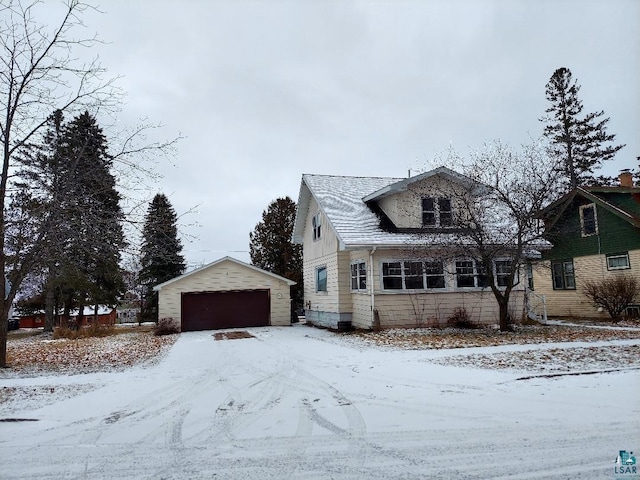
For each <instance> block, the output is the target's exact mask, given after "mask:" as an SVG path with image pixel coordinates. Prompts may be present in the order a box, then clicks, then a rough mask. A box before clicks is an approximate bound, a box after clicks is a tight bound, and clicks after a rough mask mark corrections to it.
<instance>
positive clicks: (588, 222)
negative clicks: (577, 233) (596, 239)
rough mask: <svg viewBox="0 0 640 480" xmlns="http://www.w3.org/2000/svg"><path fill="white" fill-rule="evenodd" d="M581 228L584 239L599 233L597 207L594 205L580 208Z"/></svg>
mask: <svg viewBox="0 0 640 480" xmlns="http://www.w3.org/2000/svg"><path fill="white" fill-rule="evenodd" d="M580 227H581V230H582V236H583V237H589V236H591V235H596V234H597V233H598V216H597V215H596V205H595V204H594V203H590V204H588V205H582V206H581V207H580Z"/></svg>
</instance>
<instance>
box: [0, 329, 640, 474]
mask: <svg viewBox="0 0 640 480" xmlns="http://www.w3.org/2000/svg"><path fill="white" fill-rule="evenodd" d="M248 331H249V332H250V333H252V334H253V335H254V338H243V339H234V340H221V341H216V340H214V337H213V336H212V332H193V333H184V334H181V335H180V338H179V339H178V341H177V342H176V343H175V345H174V346H173V347H172V348H171V350H170V351H169V353H168V354H167V355H166V357H165V358H164V359H163V360H162V361H161V362H158V363H155V364H145V365H143V366H137V367H132V368H129V369H126V370H124V371H114V372H102V373H90V374H83V375H71V376H69V375H59V376H40V377H33V378H4V379H1V380H0V386H2V387H6V388H15V389H16V390H19V391H22V392H25V391H29V389H33V390H34V392H35V393H37V395H35V396H33V397H31V398H35V399H38V400H37V401H38V402H39V404H38V405H35V404H34V402H33V401H30V400H29V398H23V401H20V400H19V397H16V398H14V401H10V402H5V403H3V404H0V420H2V422H0V478H3V479H63V478H69V479H71V478H74V479H75V478H86V479H99V478H104V479H112V478H132V479H210V478H217V479H260V480H263V479H267V478H274V479H281V478H291V479H298V478H299V479H331V478H333V479H399V478H402V479H430V478H435V479H439V478H446V479H524V478H527V479H557V478H563V479H572V478H575V479H613V478H616V477H615V474H614V461H615V459H616V456H617V454H618V451H619V450H627V451H629V450H632V451H635V452H636V453H637V452H638V450H637V449H638V448H639V447H640V401H639V400H640V370H638V369H637V363H634V362H630V361H629V355H632V356H633V355H637V351H638V350H637V348H638V345H640V340H633V339H630V340H614V341H610V342H607V341H603V342H598V343H597V344H593V343H584V344H558V343H557V344H541V345H534V346H525V345H504V346H492V347H482V348H468V349H451V350H442V349H441V350H398V349H393V348H388V347H387V348H380V347H377V346H375V345H371V344H368V343H366V342H364V341H362V340H359V339H358V338H357V337H356V336H346V337H345V336H340V335H336V334H333V333H330V332H327V331H324V330H318V329H313V328H308V327H305V326H301V325H299V326H295V327H292V328H287V327H281V328H276V327H269V328H256V329H248ZM590 348H595V349H596V350H588V349H590ZM579 349H587V350H584V352H587V354H590V355H592V356H594V355H595V356H598V355H603V356H604V355H605V352H606V355H608V356H607V357H606V362H605V364H604V365H605V367H606V368H603V369H602V370H610V371H609V372H607V373H591V374H589V375H563V376H557V377H545V376H543V375H544V374H545V373H548V372H555V373H558V372H562V373H575V370H571V369H569V370H568V371H567V368H566V362H564V360H563V361H562V365H563V366H562V368H553V365H554V356H555V357H557V358H558V363H560V358H561V357H562V358H564V357H565V356H566V355H565V354H566V352H574V353H575V352H579ZM526 351H531V352H534V353H535V355H534V357H533V358H539V359H540V361H542V359H543V358H544V362H545V364H546V365H548V366H549V368H545V369H542V370H541V369H540V368H537V365H538V364H537V363H536V362H533V363H531V364H530V365H529V364H527V363H526V362H525V363H518V364H517V367H518V368H517V369H516V368H515V367H514V368H512V367H513V366H509V365H508V364H507V365H504V364H503V365H493V364H492V362H494V361H495V362H496V363H499V362H502V363H504V362H506V361H507V360H508V358H509V357H510V356H513V355H521V354H523V352H526ZM616 351H619V352H621V354H620V358H624V359H625V361H624V362H622V361H621V362H620V363H619V364H617V363H616V361H615V359H616V354H615V352H616ZM584 352H582V353H584ZM589 352H590V353H589ZM582 353H581V354H582ZM571 355H573V354H570V357H571ZM473 356H475V358H474V357H473ZM469 358H472V359H473V361H469V360H468V359H469ZM572 358H573V357H572ZM465 359H467V360H465ZM514 365H515V364H514ZM576 365H578V363H576ZM478 366H481V367H485V368H478ZM495 366H500V367H501V368H498V369H497V368H490V367H495ZM614 367H615V368H614ZM576 368H577V367H576ZM588 370H589V371H591V372H593V371H594V369H593V368H591V367H590V368H588ZM595 370H598V369H595ZM47 392H48V395H47ZM15 420H20V421H15ZM627 478H633V477H627Z"/></svg>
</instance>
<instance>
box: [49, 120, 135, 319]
mask: <svg viewBox="0 0 640 480" xmlns="http://www.w3.org/2000/svg"><path fill="white" fill-rule="evenodd" d="M59 150H60V151H59V155H60V157H61V158H62V161H63V162H64V170H65V175H66V178H65V187H66V188H65V192H64V195H63V197H62V202H61V207H62V219H63V220H64V224H65V228H66V229H67V231H66V232H65V233H66V240H67V242H66V248H65V257H66V261H67V263H66V265H65V270H66V271H65V275H64V284H65V287H66V288H67V290H70V291H71V292H73V294H72V297H71V298H72V299H73V300H74V301H75V302H76V303H77V306H78V308H79V309H80V311H82V309H83V308H84V306H85V305H87V304H88V303H87V302H90V304H91V305H98V304H106V305H114V304H115V303H116V302H117V300H118V298H119V296H120V294H121V293H122V291H123V288H124V283H123V280H122V270H121V268H120V251H121V250H122V248H123V247H124V246H125V244H126V242H125V239H124V233H123V229H122V221H123V213H122V210H121V208H120V203H119V202H120V195H119V193H118V192H117V190H116V188H115V187H116V181H115V177H114V176H113V174H112V173H111V167H112V164H113V159H112V157H111V156H110V155H109V153H108V147H107V141H106V137H105V136H104V134H103V132H102V129H101V128H100V127H99V126H98V124H97V122H96V120H95V118H94V117H93V116H91V115H90V114H89V113H88V112H85V113H83V114H81V115H79V116H77V117H75V118H74V119H73V120H72V121H71V122H70V123H69V124H68V125H66V126H65V129H64V133H63V139H62V142H61V145H60V149H59Z"/></svg>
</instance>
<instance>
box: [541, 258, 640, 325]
mask: <svg viewBox="0 0 640 480" xmlns="http://www.w3.org/2000/svg"><path fill="white" fill-rule="evenodd" d="M629 262H630V264H631V268H630V269H627V270H607V263H606V255H588V256H586V257H576V258H574V259H573V266H574V270H575V279H576V289H575V290H554V289H553V281H552V276H551V267H550V263H549V262H541V263H540V264H538V265H536V267H535V268H534V277H533V282H534V288H535V292H536V294H539V295H544V296H545V298H546V302H547V315H548V316H550V317H574V318H600V319H607V318H609V315H608V314H607V313H606V312H598V309H597V308H596V307H594V306H593V305H592V304H591V302H590V301H589V299H587V297H585V296H584V295H583V293H582V287H583V285H584V282H585V281H587V280H593V281H599V280H602V279H604V278H612V277H614V276H619V275H631V276H633V277H635V278H637V279H638V280H639V281H640V250H633V251H630V252H629ZM635 303H640V298H636V299H635Z"/></svg>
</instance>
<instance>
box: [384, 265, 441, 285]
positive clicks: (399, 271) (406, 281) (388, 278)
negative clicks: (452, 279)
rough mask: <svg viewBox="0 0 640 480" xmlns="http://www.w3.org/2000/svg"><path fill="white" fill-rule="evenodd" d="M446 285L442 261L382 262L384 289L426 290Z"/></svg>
mask: <svg viewBox="0 0 640 480" xmlns="http://www.w3.org/2000/svg"><path fill="white" fill-rule="evenodd" d="M444 287H445V281H444V266H443V264H442V262H441V261H435V260H434V261H425V262H423V261H416V260H405V261H401V262H400V261H397V262H383V263H382V288H383V289H384V290H426V289H432V288H444Z"/></svg>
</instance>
